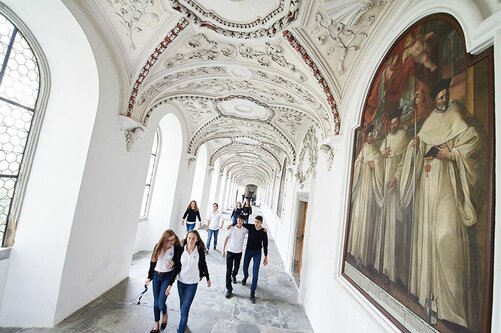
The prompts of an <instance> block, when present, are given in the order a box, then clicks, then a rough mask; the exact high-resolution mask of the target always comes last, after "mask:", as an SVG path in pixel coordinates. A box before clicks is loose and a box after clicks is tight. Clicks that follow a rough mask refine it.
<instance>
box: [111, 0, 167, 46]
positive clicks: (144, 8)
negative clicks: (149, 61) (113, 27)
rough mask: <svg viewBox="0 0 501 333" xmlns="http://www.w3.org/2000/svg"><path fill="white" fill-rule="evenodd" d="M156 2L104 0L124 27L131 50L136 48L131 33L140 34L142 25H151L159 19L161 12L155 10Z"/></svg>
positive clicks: (152, 0) (142, 29) (151, 0)
mask: <svg viewBox="0 0 501 333" xmlns="http://www.w3.org/2000/svg"><path fill="white" fill-rule="evenodd" d="M157 2H158V0H106V3H107V4H108V6H109V7H111V9H112V11H113V14H114V15H115V16H116V17H117V18H118V22H119V24H120V25H121V26H122V27H123V28H124V29H125V34H126V35H127V37H128V38H129V42H130V47H131V48H132V49H133V50H136V44H135V42H134V38H133V35H134V34H135V33H138V34H141V33H142V32H143V31H144V26H153V25H155V24H156V23H158V22H159V21H160V16H161V14H160V15H159V13H157V11H156V9H157V8H156V5H157ZM160 4H161V2H160Z"/></svg>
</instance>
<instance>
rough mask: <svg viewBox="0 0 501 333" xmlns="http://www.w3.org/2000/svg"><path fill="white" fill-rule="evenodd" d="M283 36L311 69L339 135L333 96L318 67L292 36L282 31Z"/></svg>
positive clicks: (339, 124)
mask: <svg viewBox="0 0 501 333" xmlns="http://www.w3.org/2000/svg"><path fill="white" fill-rule="evenodd" d="M283 35H284V37H285V38H286V39H287V41H288V42H289V43H290V44H291V46H292V47H293V48H294V49H295V50H296V51H297V52H298V53H299V54H300V55H301V58H302V59H303V61H304V62H305V63H306V65H308V67H309V68H310V69H311V71H312V72H313V76H315V78H316V79H317V81H318V83H319V84H320V86H321V87H322V90H323V92H324V94H325V95H326V96H327V103H328V104H329V107H330V109H331V113H332V116H333V118H334V133H335V134H339V131H340V129H341V118H340V116H339V112H338V111H337V107H336V102H335V101H334V96H333V95H332V92H331V90H330V88H329V85H328V84H327V81H326V80H325V78H324V77H323V75H322V74H321V73H320V70H319V68H318V66H317V65H316V64H315V62H313V60H312V59H311V57H310V56H309V55H308V53H307V52H306V49H305V48H304V47H303V46H302V45H301V44H299V42H298V41H297V40H296V38H295V37H294V36H293V35H292V33H291V32H290V31H288V30H286V31H284V33H283Z"/></svg>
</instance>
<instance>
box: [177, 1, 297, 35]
mask: <svg viewBox="0 0 501 333" xmlns="http://www.w3.org/2000/svg"><path fill="white" fill-rule="evenodd" d="M169 1H170V4H171V6H172V8H174V9H175V10H177V11H179V12H180V13H183V14H185V15H186V17H187V18H188V19H190V20H191V21H192V22H193V23H195V24H197V25H199V26H201V27H205V28H208V29H211V30H213V31H215V32H217V33H218V34H221V35H224V36H227V37H233V38H244V39H249V38H260V37H273V36H274V35H275V34H276V33H277V32H279V31H281V30H283V29H285V28H286V27H287V26H288V25H289V24H290V23H291V22H293V21H294V20H295V19H296V17H297V14H298V10H299V6H300V3H301V0H275V1H270V0H243V1H238V2H236V1H209V0H169ZM209 6H210V8H207V7H209Z"/></svg>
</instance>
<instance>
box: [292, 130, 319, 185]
mask: <svg viewBox="0 0 501 333" xmlns="http://www.w3.org/2000/svg"><path fill="white" fill-rule="evenodd" d="M303 142H304V145H303V148H302V149H301V152H300V153H299V159H298V167H297V173H296V175H295V176H296V179H297V181H298V182H299V184H300V185H301V187H302V186H303V185H304V182H305V181H306V180H307V179H308V178H309V177H310V176H313V175H314V174H315V170H316V167H317V161H318V139H317V135H316V131H315V127H314V126H312V127H310V129H309V130H308V132H306V135H305V136H304V140H303ZM306 153H308V163H307V164H308V168H307V169H306V171H303V164H305V161H304V159H305V156H306Z"/></svg>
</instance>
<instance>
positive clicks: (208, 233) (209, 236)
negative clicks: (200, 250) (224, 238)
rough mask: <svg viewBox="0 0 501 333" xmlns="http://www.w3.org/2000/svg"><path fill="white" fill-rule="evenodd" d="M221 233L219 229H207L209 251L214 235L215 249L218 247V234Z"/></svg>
mask: <svg viewBox="0 0 501 333" xmlns="http://www.w3.org/2000/svg"><path fill="white" fill-rule="evenodd" d="M218 233H219V229H216V230H212V229H207V247H206V249H207V251H208V250H209V249H210V241H211V239H212V234H214V249H215V248H216V246H217V234H218Z"/></svg>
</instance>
